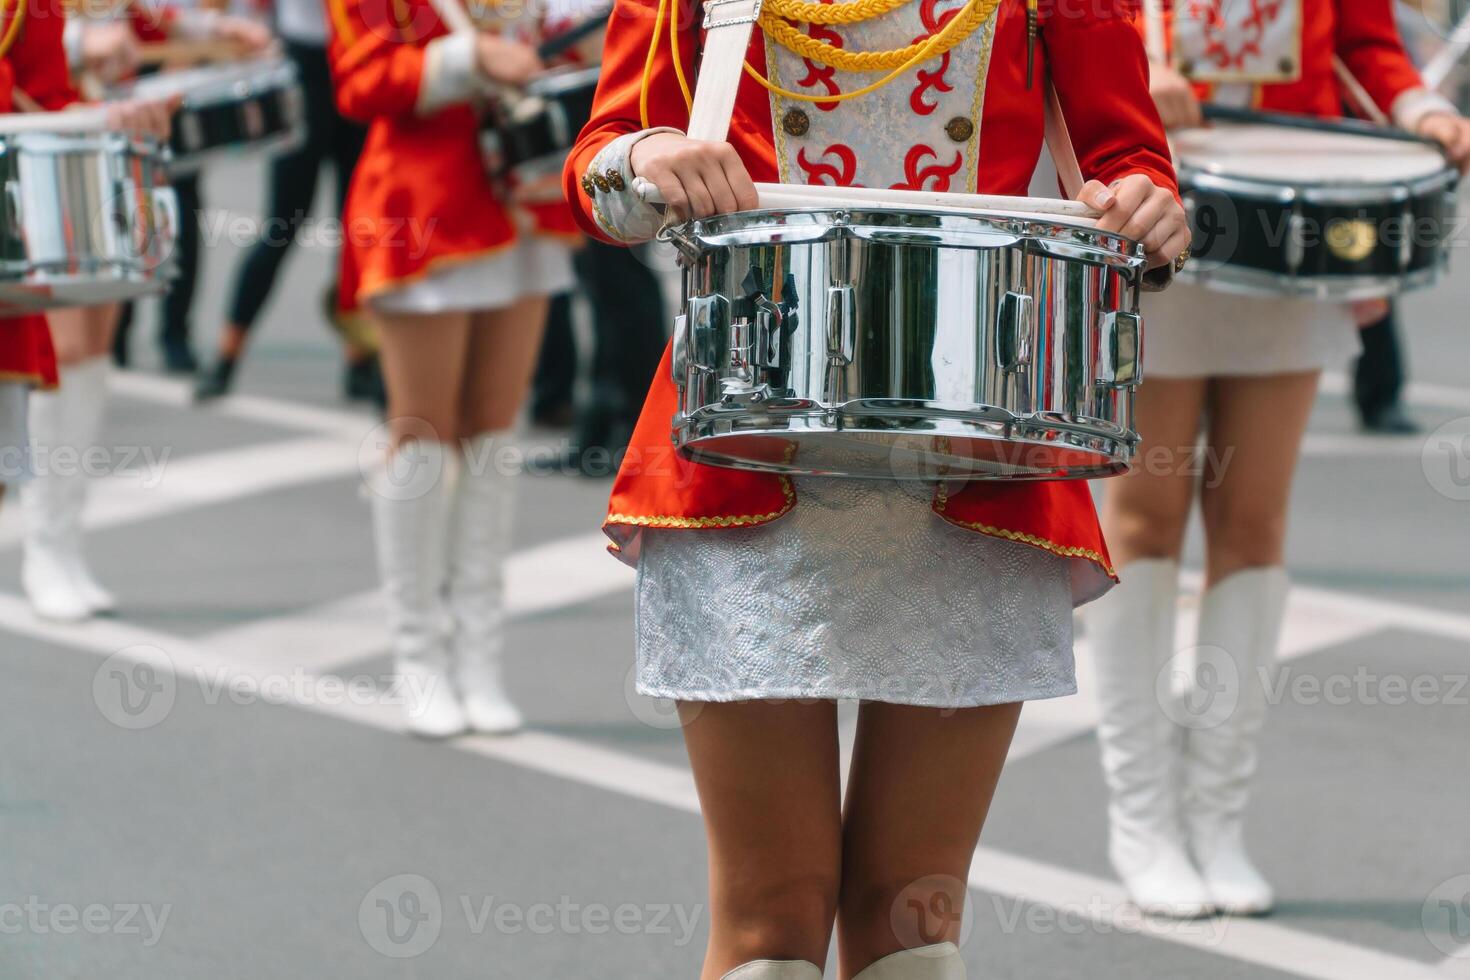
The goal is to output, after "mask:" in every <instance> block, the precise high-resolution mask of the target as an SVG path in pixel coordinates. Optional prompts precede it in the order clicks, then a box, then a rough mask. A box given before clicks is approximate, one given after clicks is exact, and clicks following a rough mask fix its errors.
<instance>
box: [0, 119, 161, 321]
mask: <svg viewBox="0 0 1470 980" xmlns="http://www.w3.org/2000/svg"><path fill="white" fill-rule="evenodd" d="M63 127H65V128H63ZM100 127H101V115H100V113H89V112H86V111H80V112H71V113H47V114H45V115H41V114H36V115H19V116H0V190H3V202H0V307H4V308H9V309H13V310H14V309H22V310H36V309H47V308H52V307H60V306H88V305H92V304H95V303H107V302H114V301H118V300H124V299H131V298H134V297H137V296H144V295H148V294H150V293H157V292H162V291H163V289H164V286H165V283H166V281H167V279H168V278H169V276H170V275H172V271H173V270H172V265H171V263H170V258H171V255H172V252H173V245H174V241H175V239H176V237H177V232H178V203H177V201H176V200H175V198H174V192H173V190H172V188H170V187H169V186H168V176H167V174H166V172H165V166H166V162H165V161H166V153H165V152H164V151H163V150H162V149H161V148H160V147H159V146H158V144H157V143H156V142H153V141H148V140H141V139H139V138H138V137H135V136H129V135H127V134H124V133H119V132H111V131H106V130H103V129H101V128H100Z"/></svg>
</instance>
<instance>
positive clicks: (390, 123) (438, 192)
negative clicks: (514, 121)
mask: <svg viewBox="0 0 1470 980" xmlns="http://www.w3.org/2000/svg"><path fill="white" fill-rule="evenodd" d="M328 11H329V13H330V15H331V16H330V21H331V26H332V40H331V44H330V46H329V48H328V55H329V57H330V59H331V63H332V72H333V77H334V79H335V81H336V92H337V105H338V108H339V109H340V110H341V111H342V114H343V115H345V116H347V117H348V118H351V119H355V120H358V121H359V122H363V123H366V124H368V126H369V129H368V135H367V142H366V144H365V146H364V147H363V152H362V157H361V158H360V159H359V161H358V164H357V170H356V171H355V172H354V174H353V177H352V186H351V189H350V190H349V192H348V198H347V206H346V212H345V214H344V215H343V226H344V229H343V230H344V236H343V237H344V241H343V249H342V279H341V297H342V305H343V307H344V309H346V310H351V309H354V308H355V307H357V306H358V305H360V304H362V303H364V302H365V301H366V300H367V299H368V298H369V297H371V296H372V295H373V294H374V293H377V292H382V291H385V290H389V289H392V288H394V287H395V286H401V285H403V284H405V283H407V282H409V281H411V280H414V279H417V278H420V277H422V276H425V275H428V274H430V273H431V272H433V271H434V270H435V269H436V268H442V267H444V266H446V265H449V264H452V263H455V262H464V261H467V260H472V259H476V258H480V257H483V256H485V255H487V254H489V253H492V252H495V251H498V250H500V249H503V248H507V247H509V246H511V245H513V244H514V243H515V241H516V238H517V236H518V235H519V234H520V233H521V232H520V230H519V229H518V228H517V222H516V218H515V213H514V211H513V210H512V209H511V208H509V207H507V206H506V205H505V204H504V203H502V202H501V201H500V200H499V199H498V198H497V197H496V193H495V190H494V189H493V188H492V186H491V184H490V182H489V181H488V180H487V179H486V176H485V168H484V165H483V163H482V160H481V156H480V148H479V147H480V143H479V137H478V126H479V121H478V117H477V114H476V110H475V109H474V107H472V106H471V105H469V104H467V103H466V104H461V105H453V106H448V107H446V108H444V109H442V110H440V111H438V112H435V113H433V114H432V115H428V116H419V115H417V114H415V112H414V107H415V104H416V103H417V101H418V96H419V85H420V81H421V79H422V77H423V73H424V60H425V59H424V49H425V46H426V45H427V44H428V43H429V41H431V40H433V39H434V38H437V37H443V36H445V35H446V34H448V33H449V32H448V29H447V28H446V27H445V25H444V23H443V22H442V21H441V20H440V19H439V16H438V15H437V14H436V13H435V12H434V8H433V7H432V6H431V5H430V4H429V2H428V0H395V2H387V0H328ZM524 210H525V211H527V212H529V213H530V215H531V217H532V219H533V220H532V222H531V223H532V226H533V229H534V231H535V232H536V233H538V234H549V235H556V236H565V237H568V238H571V239H574V240H580V238H581V235H580V233H578V232H577V230H576V225H575V224H574V223H573V222H572V218H571V214H570V211H569V210H568V208H567V206H566V205H565V204H564V203H561V202H556V203H553V204H538V205H533V206H528V207H526V208H525V209H524Z"/></svg>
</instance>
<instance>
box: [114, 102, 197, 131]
mask: <svg viewBox="0 0 1470 980" xmlns="http://www.w3.org/2000/svg"><path fill="white" fill-rule="evenodd" d="M182 101H183V96H181V95H173V96H170V97H168V98H166V99H123V100H120V101H117V102H108V103H107V104H106V113H107V115H106V119H107V125H108V127H109V128H111V129H121V130H126V131H127V132H129V133H134V134H136V135H139V136H152V137H155V138H157V139H159V140H164V141H166V140H167V139H168V136H169V129H170V128H171V124H172V117H173V114H174V113H175V112H176V111H178V108H179V103H181V102H182Z"/></svg>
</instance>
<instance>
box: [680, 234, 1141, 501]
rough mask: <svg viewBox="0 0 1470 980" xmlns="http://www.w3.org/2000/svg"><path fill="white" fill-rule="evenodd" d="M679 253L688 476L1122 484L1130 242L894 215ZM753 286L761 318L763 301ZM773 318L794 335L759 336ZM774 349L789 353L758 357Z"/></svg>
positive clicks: (1128, 384)
mask: <svg viewBox="0 0 1470 980" xmlns="http://www.w3.org/2000/svg"><path fill="white" fill-rule="evenodd" d="M675 238H676V240H679V241H680V245H681V249H682V250H683V252H684V256H683V265H684V274H683V279H684V294H685V310H684V314H683V316H682V317H681V318H680V320H679V322H678V324H676V329H675V357H674V377H675V383H676V385H678V387H679V389H680V407H679V416H678V417H677V418H676V419H675V425H674V441H675V443H676V444H677V445H679V447H680V449H681V451H683V452H684V454H685V455H686V456H689V457H690V458H693V459H696V460H698V461H701V462H709V463H714V464H717V465H730V466H737V467H741V468H748V469H760V470H767V471H776V472H788V473H810V474H820V475H832V476H855V477H869V478H893V479H908V478H912V479H933V478H937V477H953V478H959V479H971V478H978V479H1058V478H1068V477H1093V476H1103V475H1109V474H1113V473H1117V472H1121V471H1123V470H1125V469H1126V468H1127V465H1128V461H1129V459H1130V458H1131V455H1132V450H1133V446H1134V444H1135V443H1136V440H1137V437H1136V435H1135V434H1134V432H1133V431H1132V427H1133V394H1132V386H1133V385H1134V384H1136V383H1137V381H1138V380H1139V378H1140V377H1141V375H1140V368H1139V357H1140V355H1141V349H1140V346H1139V345H1140V344H1141V321H1139V320H1138V319H1137V316H1136V314H1137V281H1138V275H1139V273H1140V272H1141V264H1142V260H1141V258H1140V257H1138V256H1136V255H1134V254H1131V252H1130V250H1129V248H1128V247H1127V245H1126V244H1125V240H1123V239H1119V238H1117V236H1107V235H1101V234H1099V233H1096V232H1094V231H1092V230H1091V229H1087V228H1081V227H1075V226H1069V225H1066V224H1060V223H1055V224H1053V223H1048V222H1046V221H1044V220H1042V221H1038V220H1034V219H1021V218H994V219H977V218H976V217H975V216H974V215H966V216H960V215H949V216H946V215H935V214H919V213H903V212H896V211H865V212H853V213H847V212H841V211H836V212H824V211H809V212H747V213H745V214H740V215H728V216H722V217H720V218H715V219H710V220H708V221H705V222H698V223H696V224H695V226H693V230H692V232H690V233H688V234H684V235H679V234H676V235H675ZM761 239H764V240H761ZM752 272H754V277H753V278H752ZM773 272H774V273H775V275H774V276H773ZM772 278H774V279H775V283H774V284H771V283H770V280H771V279H772ZM757 281H759V282H763V283H765V284H766V285H767V287H768V288H767V290H766V292H767V294H768V296H769V298H770V299H771V302H770V303H769V304H765V308H763V307H762V304H760V303H759V302H757V303H754V304H752V302H751V300H750V299H749V295H750V293H751V288H752V285H753V284H754V283H756V282H757ZM770 307H774V308H775V310H776V313H773V312H771V309H770ZM777 313H779V317H778V316H777ZM762 317H764V318H765V320H764V322H765V323H768V324H769V323H771V322H774V321H775V320H777V319H779V322H780V327H779V328H778V329H775V330H765V328H763V327H759V326H757V327H752V324H760V323H761V322H763V321H762V319H761V318H762ZM1120 318H1121V322H1120ZM742 321H745V322H744V323H742ZM762 331H764V333H765V335H766V336H768V337H769V336H775V335H779V338H780V339H779V341H776V342H772V341H769V340H767V341H765V342H764V343H765V347H764V351H765V353H761V352H760V350H759V348H761V343H762V342H761V341H756V342H755V343H754V344H752V345H751V346H752V352H751V353H749V354H748V353H747V352H746V351H744V350H743V346H744V345H746V344H747V343H748V342H749V341H750V338H751V336H752V335H753V334H755V333H760V332H762ZM1120 335H1124V336H1123V339H1122V342H1121V343H1119V340H1118V338H1119V337H1120ZM1117 348H1122V351H1123V353H1122V356H1121V357H1119V356H1117V354H1116V353H1115V351H1116V349H1117ZM752 362H753V363H752ZM773 363H774V364H775V365H776V366H775V367H770V366H769V365H771V364H773ZM752 388H753V389H755V392H756V394H755V395H754V399H755V400H753V396H752V394H751V392H750V391H749V390H748V389H752ZM767 389H768V390H767Z"/></svg>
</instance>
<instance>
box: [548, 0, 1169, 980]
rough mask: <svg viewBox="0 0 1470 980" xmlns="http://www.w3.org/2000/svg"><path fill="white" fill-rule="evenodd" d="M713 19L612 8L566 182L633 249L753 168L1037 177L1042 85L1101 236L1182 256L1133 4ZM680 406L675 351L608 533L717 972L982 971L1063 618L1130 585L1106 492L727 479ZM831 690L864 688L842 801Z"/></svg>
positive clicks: (766, 11)
mask: <svg viewBox="0 0 1470 980" xmlns="http://www.w3.org/2000/svg"><path fill="white" fill-rule="evenodd" d="M705 7H706V9H707V10H709V12H710V18H711V20H713V21H715V22H716V23H717V24H718V25H719V26H717V27H715V28H713V29H711V30H710V31H709V32H708V37H707V38H704V39H703V40H701V38H700V36H699V35H700V32H699V29H698V24H697V22H694V21H693V20H692V19H690V18H689V17H687V16H683V17H681V16H680V14H681V13H684V12H685V11H687V8H686V7H684V6H682V5H677V4H672V3H671V2H669V0H664V2H663V3H652V2H649V0H619V2H618V3H617V5H616V6H615V8H614V11H613V15H612V17H613V20H612V23H613V24H614V25H615V28H614V29H613V30H611V31H610V32H609V38H608V47H607V49H606V52H605V57H604V61H603V77H602V84H601V86H600V87H599V89H598V99H597V103H596V105H595V107H594V113H593V119H592V122H591V123H590V124H589V125H588V127H587V128H586V129H584V130H583V133H582V137H581V139H580V141H579V142H578V144H577V147H576V148H575V149H574V151H573V153H572V156H571V158H570V160H569V161H568V165H567V168H566V171H565V182H566V189H567V193H568V195H569V197H570V198H571V200H572V201H573V203H574V204H575V205H576V209H577V216H578V218H579V219H580V221H581V222H582V224H583V226H584V227H585V228H587V229H588V231H589V232H591V233H593V234H596V235H598V236H600V237H602V238H604V239H607V240H611V241H615V242H625V243H626V242H631V241H637V240H643V239H647V238H649V237H651V236H652V235H653V233H654V232H655V231H656V230H657V229H658V227H659V226H660V224H661V223H662V222H663V221H664V220H665V218H666V217H667V218H669V219H671V220H678V219H680V218H684V217H689V216H706V215H710V214H712V213H715V212H730V211H735V210H745V209H750V208H753V207H755V206H756V205H757V203H758V197H757V194H756V190H755V187H754V186H753V184H752V178H754V179H755V180H762V181H772V180H779V181H781V182H784V183H787V184H796V185H805V184H828V185H832V184H837V185H845V186H847V187H850V188H853V191H852V193H853V195H854V196H859V197H861V196H863V195H864V194H866V193H868V192H865V191H863V190H862V189H861V188H897V189H904V190H911V191H917V190H924V191H939V192H944V191H962V192H984V193H993V194H1008V195H1014V196H1020V195H1023V194H1024V193H1025V191H1026V187H1027V183H1028V181H1029V179H1030V176H1031V174H1032V172H1033V171H1034V170H1035V167H1036V162H1037V157H1038V152H1039V149H1040V146H1041V142H1042V133H1043V118H1044V115H1045V113H1044V104H1045V101H1046V98H1047V95H1046V93H1047V91H1048V80H1049V81H1050V83H1051V84H1052V85H1053V86H1054V87H1055V91H1056V93H1057V96H1058V99H1059V102H1060V105H1061V108H1062V111H1063V112H1064V114H1065V121H1066V123H1067V125H1068V126H1069V127H1070V132H1071V137H1072V143H1073V144H1074V145H1075V153H1076V157H1077V158H1078V159H1077V160H1075V161H1073V162H1074V163H1076V164H1080V170H1081V172H1082V174H1083V175H1085V176H1087V177H1090V178H1092V179H1091V182H1090V183H1087V184H1086V185H1085V186H1084V187H1082V188H1081V190H1080V194H1079V196H1080V198H1081V199H1082V200H1083V201H1084V202H1086V203H1088V204H1090V205H1092V206H1093V207H1095V208H1096V209H1097V210H1099V211H1100V212H1102V217H1101V219H1100V225H1101V227H1103V228H1104V229H1108V230H1114V231H1116V230H1123V231H1125V232H1126V233H1127V234H1128V235H1130V236H1131V237H1134V238H1136V239H1138V240H1140V241H1142V242H1143V243H1144V245H1145V248H1146V249H1147V251H1148V254H1149V257H1150V263H1151V264H1152V265H1155V266H1169V265H1171V264H1172V263H1174V262H1175V261H1176V259H1177V258H1178V257H1179V256H1180V255H1181V253H1183V251H1184V249H1185V247H1186V245H1187V244H1188V233H1187V231H1186V228H1185V221H1184V215H1183V209H1182V208H1181V206H1180V204H1179V202H1178V200H1177V199H1176V196H1175V185H1174V175H1173V172H1172V169H1171V166H1170V164H1169V160H1168V149H1167V146H1166V143H1165V140H1164V133H1163V129H1162V127H1161V126H1160V124H1159V120H1158V117H1157V114H1156V113H1155V111H1154V108H1153V106H1152V104H1151V103H1150V101H1149V99H1148V96H1147V83H1148V81H1147V62H1146V59H1145V57H1144V52H1143V47H1142V44H1141V43H1140V41H1139V38H1138V35H1137V33H1136V27H1135V25H1134V23H1133V15H1132V13H1131V5H1130V4H1128V3H1125V2H1118V3H1111V2H1108V3H1101V4H1090V5H1072V6H1071V7H1069V8H1068V9H1067V10H1066V11H1065V12H1062V11H1060V10H1058V11H1057V12H1056V13H1055V14H1054V15H1053V14H1051V13H1045V14H1043V13H1040V12H1037V11H1035V10H1034V8H1033V12H1032V15H1031V16H1032V18H1034V19H1033V20H1032V23H1030V24H1028V16H1027V10H1026V8H1025V6H1024V5H1022V4H1012V3H995V2H986V0H974V2H969V3H965V4H961V5H955V4H946V5H941V6H936V5H935V4H933V3H929V2H924V3H920V2H909V3H901V2H900V3H892V2H889V3H867V2H848V3H833V4H821V3H798V2H794V0H765V3H764V5H763V7H762V9H761V10H760V11H759V23H760V29H761V35H762V36H758V37H756V38H755V39H754V41H753V43H751V44H750V45H749V47H748V50H747V45H746V44H745V42H744V39H743V38H741V37H740V36H739V35H729V34H724V35H721V34H718V33H717V32H728V31H730V30H732V29H738V28H739V26H740V25H742V24H748V23H749V18H750V16H751V15H752V12H751V11H750V9H749V7H747V6H746V5H743V4H738V3H737V4H726V5H721V6H719V7H718V8H717V7H716V5H715V4H706V5H705ZM732 8H733V9H732ZM1083 11H1085V12H1083ZM671 20H672V25H671V26H670V24H669V22H670V21H671ZM802 24H809V25H811V26H810V29H809V30H803V29H799V27H797V26H793V25H802ZM669 38H672V41H670V40H668V39H669ZM730 38H733V39H730ZM915 38H918V41H915ZM696 47H699V48H700V49H701V50H702V52H703V55H702V61H701V62H700V66H699V70H700V72H701V73H702V74H703V75H704V76H706V77H704V78H701V79H700V80H699V81H698V88H697V91H698V95H697V96H696V99H703V98H704V97H705V96H707V95H715V96H716V98H715V99H714V100H712V101H713V102H718V94H717V93H720V92H725V93H726V94H727V95H729V96H731V97H732V99H731V100H732V101H733V103H734V108H733V118H732V117H731V116H730V114H729V112H728V110H725V109H720V110H719V117H720V118H719V120H718V121H719V122H720V123H721V124H723V123H724V122H725V121H727V120H730V121H731V125H730V126H729V137H728V141H717V140H719V137H718V136H711V137H708V138H707V139H691V138H689V137H687V136H686V135H685V132H686V130H687V129H689V128H690V126H691V111H690V105H689V102H688V101H687V99H688V96H687V89H686V87H685V86H686V83H688V82H689V80H690V79H692V78H693V77H694V76H693V67H694V65H695V49H696ZM742 61H743V62H744V63H743V64H742ZM712 72H723V74H719V75H716V76H714V77H713V79H712V78H711V76H710V73H712ZM1103 80H1106V84H1101V82H1102V81H1103ZM726 86H728V88H727V87H726ZM737 86H738V88H737ZM767 90H769V91H767ZM708 104H709V103H706V105H708ZM699 109H700V105H698V104H696V106H695V115H696V118H704V117H703V116H700V114H699ZM1057 128H1058V129H1060V127H1057ZM718 130H719V133H720V134H723V133H724V127H723V125H721V126H720V127H718ZM696 135H699V134H696ZM1060 145H1061V140H1060V138H1059V146H1060ZM1064 155H1065V154H1064ZM648 185H652V186H653V188H654V189H655V190H656V192H657V194H658V196H660V197H661V198H662V199H663V200H664V201H666V202H668V204H669V206H670V208H671V209H672V211H673V214H672V215H666V214H664V213H661V212H659V211H657V210H655V209H654V208H652V207H650V206H649V205H648V204H647V203H645V202H644V199H643V196H642V193H646V189H647V187H648ZM640 192H642V193H640ZM885 193H886V192H881V193H878V194H869V197H870V198H871V199H873V200H875V201H881V200H883V194H885ZM819 202H820V199H818V198H813V202H812V203H813V204H818V203H819ZM875 206H877V205H876V204H875ZM859 265H860V264H859V263H857V262H853V263H852V267H853V268H854V269H856V268H858V267H859ZM772 278H773V279H774V280H775V281H776V282H778V283H779V282H780V276H779V275H775V276H773V277H772ZM933 299H934V297H931V298H930V301H932V300H933ZM799 317H800V321H801V325H802V326H801V328H807V329H809V327H808V326H807V325H808V324H814V323H817V322H823V321H822V311H820V310H808V309H802V310H801V311H800V313H799ZM821 329H823V330H824V329H825V327H822V328H821ZM878 370H879V372H880V373H881V372H882V370H883V369H882V368H879V369H878ZM895 370H897V369H896V368H895ZM675 407H676V394H675V388H674V385H673V381H672V378H671V373H670V360H669V355H668V354H667V353H666V354H665V359H664V363H663V364H662V365H661V366H660V367H659V370H658V372H657V374H656V375H655V379H654V383H653V388H652V390H651V391H650V393H649V396H648V400H647V403H646V405H645V408H644V412H643V415H642V417H641V419H640V420H639V423H638V428H637V431H636V432H635V434H634V437H633V440H632V446H631V449H630V451H629V454H628V456H627V460H626V462H625V463H624V466H623V469H622V471H621V473H620V474H619V476H618V480H617V482H616V484H615V486H614V488H613V494H612V500H611V503H610V507H609V513H608V517H607V522H606V529H607V531H608V533H609V535H610V536H611V537H612V539H613V541H614V542H615V545H616V547H617V548H618V549H619V551H620V554H621V556H622V557H623V558H625V559H626V560H628V561H630V562H633V563H636V564H637V566H638V585H637V596H636V609H637V615H636V627H635V631H636V646H637V688H638V690H639V691H641V692H643V693H645V694H648V695H652V696H658V697H668V698H673V699H676V700H677V701H678V702H679V703H680V712H681V716H682V717H683V719H684V720H685V741H686V744H687V747H688V750H689V755H690V758H691V761H692V764H693V768H694V774H695V780H696V783H697V785H698V788H699V792H700V799H701V804H702V806H703V810H704V814H705V821H706V830H707V834H708V838H709V858H710V888H711V892H712V899H711V907H712V908H713V909H715V917H714V920H713V921H712V923H711V930H710V942H709V947H708V950H707V953H706V961H705V968H704V972H703V974H702V976H703V977H704V978H705V980H713V978H717V977H721V976H724V977H727V978H736V977H738V978H740V980H818V978H820V977H821V975H822V969H821V964H822V963H824V961H825V960H826V958H827V950H828V944H829V941H830V938H831V932H832V926H833V917H834V914H835V916H836V921H837V927H838V928H837V941H838V951H839V956H840V958H841V960H842V967H841V970H842V975H843V976H845V977H860V978H861V980H887V978H899V977H902V978H905V980H940V978H943V980H950V978H959V977H963V976H964V965H963V962H962V960H961V958H960V954H959V952H958V950H957V948H956V946H955V945H954V943H955V942H956V941H957V940H958V938H959V936H958V933H959V923H960V921H961V918H962V916H961V912H962V910H963V907H964V902H965V884H964V883H965V880H966V878H967V874H968V867H969V863H970V859H971V856H972V854H973V851H974V847H975V843H976V840H977V837H978V835H979V833H980V828H981V824H982V822H983V820H984V817H985V813H986V810H987V808H988V806H989V801H990V799H991V794H992V793H993V791H994V789H995V786H996V781H997V779H998V778H999V775H1000V769H1001V766H1002V764H1003V762H1004V759H1005V756H1006V750H1007V746H1008V744H1009V742H1010V739H1011V735H1012V732H1013V730H1014V727H1015V724H1016V721H1017V718H1018V716H1019V713H1020V708H1021V702H1024V701H1026V700H1028V699H1033V698H1047V697H1055V696H1060V695H1063V694H1068V693H1071V692H1072V691H1074V690H1075V681H1074V679H1073V665H1072V636H1071V614H1072V608H1073V606H1074V605H1075V604H1080V603H1083V602H1087V601H1088V600H1090V599H1093V598H1096V597H1097V596H1098V595H1100V594H1101V593H1103V592H1104V591H1106V590H1107V589H1108V588H1109V586H1110V584H1111V575H1112V568H1111V565H1110V563H1109V559H1108V557H1107V549H1106V547H1105V545H1104V544H1103V540H1102V535H1101V533H1100V531H1099V528H1098V525H1097V521H1096V517H1095V514H1094V512H1093V509H1092V501H1091V498H1090V496H1089V495H1088V492H1087V489H1086V487H1085V485H1082V484H1080V483H1060V482H1041V483H1034V484H997V483H968V484H962V485H960V486H959V487H957V488H953V489H948V490H947V489H946V488H945V487H943V486H940V487H936V486H934V485H932V484H930V485H914V484H909V485H901V484H897V483H894V482H884V481H871V480H831V479H821V478H802V479H795V480H793V479H788V478H785V477H782V476H775V475H769V474H765V473H760V472H755V471H741V470H733V469H719V468H715V467H711V466H707V465H700V464H696V463H692V462H689V461H687V460H685V459H683V458H682V457H679V456H677V455H675V454H674V452H673V451H672V450H671V449H670V448H669V443H670V439H669V436H670V431H669V425H670V418H671V417H672V416H673V415H674V414H675ZM936 681H937V682H938V683H935V682H936ZM838 699H857V700H860V701H861V702H862V706H861V709H860V714H859V722H858V735H857V749H856V751H855V754H854V758H853V765H852V773H851V782H850V790H849V793H848V796H847V800H846V805H845V809H844V806H843V803H842V801H841V800H840V799H839V791H840V789H839V778H838V768H837V767H838V753H837V725H836V706H835V701H836V700H838ZM940 908H943V909H946V910H948V912H952V915H950V914H946V915H944V916H934V917H933V918H931V919H929V920H928V921H925V922H922V923H918V924H915V923H912V922H907V923H906V922H905V920H906V919H907V917H908V916H909V915H911V914H912V912H913V910H915V909H940ZM936 920H937V921H936ZM925 944H928V945H925Z"/></svg>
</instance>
